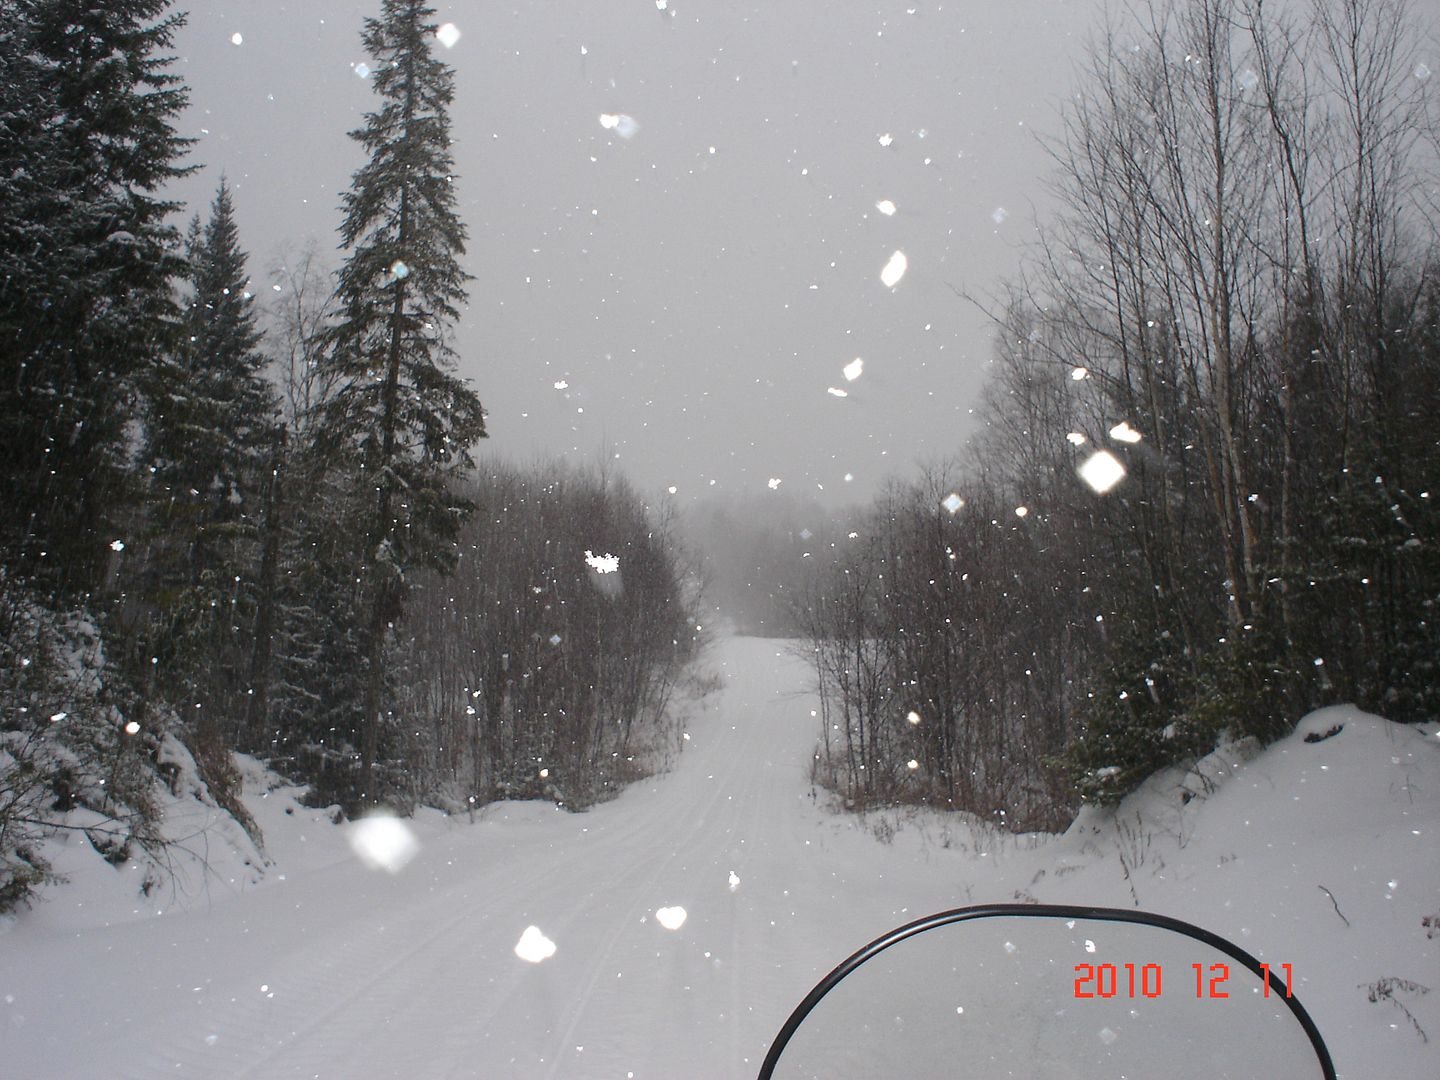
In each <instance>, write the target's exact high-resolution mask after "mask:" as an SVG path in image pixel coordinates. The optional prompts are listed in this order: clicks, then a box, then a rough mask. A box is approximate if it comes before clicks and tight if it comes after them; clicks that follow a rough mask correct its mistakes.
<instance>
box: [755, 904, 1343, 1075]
mask: <svg viewBox="0 0 1440 1080" xmlns="http://www.w3.org/2000/svg"><path fill="white" fill-rule="evenodd" d="M1258 944H1259V943H1256V945H1257V947H1258ZM1305 985H1306V980H1305V973H1304V972H1303V971H1300V970H1295V968H1294V966H1293V965H1291V964H1289V963H1287V962H1286V961H1285V958H1284V957H1275V958H1273V959H1270V960H1268V961H1261V960H1258V959H1256V958H1255V957H1254V956H1252V955H1250V953H1248V952H1246V951H1245V950H1244V949H1242V948H1240V947H1239V946H1238V945H1235V944H1234V943H1233V942H1230V941H1227V940H1225V939H1224V938H1221V937H1219V936H1217V935H1215V934H1212V933H1210V932H1208V931H1206V930H1202V929H1200V928H1199V927H1196V926H1192V925H1190V924H1189V923H1185V922H1181V921H1179V920H1176V919H1171V918H1167V917H1164V916H1159V915H1152V914H1148V913H1145V912H1139V911H1128V910H1122V909H1110V908H1086V907H1057V906H1051V905H1028V904H1027V905H993V906H984V907H969V908H961V909H958V910H955V911H948V912H945V913H943V914H940V915H934V916H931V917H929V918H926V919H921V920H919V921H917V922H913V923H909V924H907V925H906V926H903V927H900V928H898V929H896V930H893V931H891V932H890V933H889V934H886V935H885V936H884V937H882V938H879V939H878V940H876V941H874V942H871V943H870V944H869V945H867V946H865V948H863V949H861V950H860V951H859V952H857V953H855V954H854V955H853V956H851V957H850V958H849V959H847V960H846V961H845V962H844V963H842V964H841V965H840V966H839V967H837V968H836V969H835V970H834V971H832V972H831V973H830V974H829V975H828V976H826V977H825V979H824V980H822V981H821V982H820V984H819V985H818V986H816V987H815V989H814V990H813V991H811V993H810V994H809V996H807V997H806V999H805V1000H804V1001H803V1002H802V1003H801V1004H800V1006H799V1007H798V1008H797V1009H796V1010H795V1012H794V1013H793V1014H792V1015H791V1017H790V1019H789V1020H788V1021H787V1022H786V1024H785V1026H784V1027H783V1028H782V1029H781V1031H780V1033H779V1034H778V1035H777V1037H776V1039H775V1041H774V1043H773V1044H772V1045H771V1048H770V1052H769V1054H768V1055H767V1057H766V1059H765V1062H764V1065H763V1067H762V1068H761V1071H760V1077H761V1080H769V1078H771V1077H773V1078H775V1080H801V1078H820V1077H824V1078H840V1077H876V1076H905V1077H957V1078H963V1080H1012V1078H1020V1077H1024V1078H1026V1080H1125V1078H1130V1080H1142V1078H1143V1080H1154V1078H1158V1077H1164V1078H1165V1080H1252V1078H1258V1077H1265V1078H1266V1080H1274V1078H1280V1077H1284V1078H1287V1080H1334V1078H1335V1070H1334V1066H1333V1065H1332V1064H1331V1062H1330V1055H1329V1051H1328V1050H1327V1049H1326V1047H1325V1044H1324V1041H1323V1040H1322V1039H1321V1037H1320V1033H1319V1031H1318V1030H1317V1029H1316V1027H1315V1025H1314V1023H1313V1022H1312V1021H1311V1019H1310V1017H1309V1014H1308V1013H1306V1011H1305V1009H1304V1007H1303V1006H1302V1005H1301V1004H1300V1000H1299V997H1298V996H1297V995H1298V992H1299V990H1300V989H1303V988H1304V986H1305Z"/></svg>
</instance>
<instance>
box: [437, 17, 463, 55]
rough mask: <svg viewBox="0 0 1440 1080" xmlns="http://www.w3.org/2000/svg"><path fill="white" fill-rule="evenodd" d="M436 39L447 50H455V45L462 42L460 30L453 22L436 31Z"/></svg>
mask: <svg viewBox="0 0 1440 1080" xmlns="http://www.w3.org/2000/svg"><path fill="white" fill-rule="evenodd" d="M435 37H436V38H437V39H438V40H439V42H440V44H441V45H444V46H445V47H446V48H447V49H453V48H454V47H455V43H456V42H457V41H459V40H460V30H459V28H458V27H456V25H455V24H454V23H453V22H447V23H446V24H445V25H444V26H442V27H440V29H439V30H436V31H435Z"/></svg>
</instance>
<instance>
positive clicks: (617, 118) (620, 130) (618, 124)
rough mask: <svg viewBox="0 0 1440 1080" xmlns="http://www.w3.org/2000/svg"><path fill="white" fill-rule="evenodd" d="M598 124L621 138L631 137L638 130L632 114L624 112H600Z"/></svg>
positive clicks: (638, 127)
mask: <svg viewBox="0 0 1440 1080" xmlns="http://www.w3.org/2000/svg"><path fill="white" fill-rule="evenodd" d="M600 126H601V127H603V128H604V129H605V130H606V131H613V132H615V134H616V135H619V136H620V137H621V138H622V139H633V138H634V137H635V133H636V132H637V131H639V130H640V125H639V123H638V122H637V121H636V120H635V118H634V117H633V116H627V115H626V114H625V113H601V114H600Z"/></svg>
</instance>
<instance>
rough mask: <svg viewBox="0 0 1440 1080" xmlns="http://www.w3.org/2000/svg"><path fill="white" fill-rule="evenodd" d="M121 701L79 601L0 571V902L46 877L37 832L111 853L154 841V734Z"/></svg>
mask: <svg viewBox="0 0 1440 1080" xmlns="http://www.w3.org/2000/svg"><path fill="white" fill-rule="evenodd" d="M127 703H128V702H127V698H126V695H125V694H124V693H123V692H117V691H116V689H115V685H114V684H113V683H112V681H111V680H110V678H109V675H108V671H107V664H106V659H105V652H104V648H103V645H102V641H101V636H100V633H99V630H98V629H97V627H96V625H95V623H94V622H93V621H92V620H91V618H90V617H89V616H88V615H87V614H86V613H84V612H83V611H71V612H55V611H51V610H49V609H47V608H46V607H44V606H43V605H41V604H40V603H38V602H37V601H36V600H35V599H34V598H33V597H32V596H30V595H29V594H28V593H27V592H26V591H25V590H24V589H22V588H20V587H18V586H16V585H15V584H14V583H12V582H10V581H8V580H4V579H0V912H4V911H8V910H11V909H13V908H15V907H16V906H19V905H24V904H28V903H30V902H31V901H32V900H33V899H34V896H35V894H36V891H37V889H38V888H39V887H40V886H41V885H42V884H44V883H45V882H47V881H50V880H54V878H55V875H54V874H53V873H52V871H51V868H50V865H49V862H48V861H47V859H46V857H45V854H44V842H45V839H46V837H47V836H48V835H51V834H53V833H54V832H56V831H58V830H62V829H74V830H80V831H83V832H84V834H85V836H86V838H87V839H88V840H89V842H90V843H91V845H93V846H94V848H95V849H96V850H97V851H98V852H100V853H101V854H102V855H104V857H105V858H106V859H107V860H109V861H110V862H112V863H116V864H119V863H122V862H124V861H126V860H128V859H129V858H130V857H131V856H132V855H135V854H137V853H139V852H146V851H150V852H153V851H157V850H158V849H159V848H160V847H161V846H162V844H163V841H162V839H161V837H160V834H159V831H158V818H159V811H158V808H157V804H156V801H155V792H156V786H157V780H158V776H157V772H156V757H155V755H156V750H157V748H158V746H159V737H158V734H157V733H156V732H154V731H151V730H149V725H147V724H144V723H141V722H140V720H139V717H140V716H141V715H143V714H142V713H139V712H135V713H131V714H129V717H128V718H127V712H126V709H125V706H126V705H127ZM137 849H138V851H137Z"/></svg>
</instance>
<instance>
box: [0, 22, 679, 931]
mask: <svg viewBox="0 0 1440 1080" xmlns="http://www.w3.org/2000/svg"><path fill="white" fill-rule="evenodd" d="M433 16H434V12H433V10H431V9H430V8H428V7H426V6H425V5H424V4H423V3H422V2H421V0H382V2H381V5H380V13H379V15H378V17H375V18H370V19H366V20H365V22H364V28H363V35H362V42H363V44H364V47H365V49H366V51H367V53H368V54H369V56H370V57H371V59H372V65H371V67H372V70H373V72H374V74H373V76H372V88H373V90H374V93H375V96H376V105H375V108H374V109H373V110H372V111H371V112H369V113H367V114H366V115H365V117H364V119H363V122H362V124H361V126H360V127H359V128H358V129H357V130H355V131H353V132H351V135H352V137H353V138H354V139H355V141H356V142H357V143H358V144H359V146H360V147H361V148H362V149H363V151H364V154H365V161H364V163H363V164H362V165H361V166H360V168H359V169H358V170H357V171H356V172H355V174H354V176H353V179H352V183H351V186H350V188H349V189H348V190H347V191H346V192H344V193H342V196H341V200H342V202H341V211H342V220H341V222H340V225H339V229H338V232H339V238H340V247H341V248H342V250H343V253H344V256H343V264H342V265H341V267H340V269H339V271H338V273H336V274H335V275H334V276H333V279H329V278H327V275H325V274H324V273H323V271H322V270H321V269H320V267H319V265H318V258H317V257H316V256H314V255H313V253H311V254H310V255H302V256H300V257H299V258H298V260H293V259H292V260H290V262H289V263H288V264H287V265H286V266H285V267H282V268H280V269H279V270H278V271H277V273H278V276H279V281H278V284H279V285H280V286H281V288H280V292H279V294H278V296H277V300H276V302H275V304H274V305H273V307H272V309H271V310H270V311H269V312H263V311H262V310H261V308H260V306H259V304H258V303H257V299H256V297H255V296H254V295H253V294H252V292H251V290H250V285H249V275H248V272H247V269H246V265H247V256H246V254H245V252H244V251H243V250H242V246H241V242H240V237H239V231H238V229H237V227H236V223H235V212H234V193H233V192H232V191H231V190H230V188H229V186H228V185H227V184H226V182H225V181H224V180H223V179H222V180H221V181H220V184H219V187H218V190H217V192H216V194H215V198H214V201H213V203H212V204H211V206H210V207H209V210H208V214H207V215H206V216H205V217H204V219H203V220H202V218H201V217H200V216H198V215H197V216H196V217H195V218H194V219H193V220H192V221H191V223H190V225H189V228H188V229H187V230H184V231H182V230H180V229H178V228H177V227H176V226H175V225H174V224H172V223H171V218H172V217H173V216H174V215H175V214H176V212H177V211H180V210H182V209H183V208H182V207H181V206H179V205H178V204H176V203H175V202H173V201H170V200H168V199H167V198H166V196H165V190H166V186H167V184H168V183H170V182H171V181H174V180H175V179H177V178H179V177H180V176H182V175H184V174H186V173H187V172H189V171H191V170H193V169H195V168H198V166H196V165H193V164H187V163H186V161H185V156H186V154H187V152H188V150H189V149H190V143H191V140H188V139H186V138H183V137H182V136H180V135H179V134H178V133H177V130H176V122H177V120H178V118H179V116H180V115H181V113H182V112H183V110H184V108H185V106H186V88H185V86H184V84H183V82H182V80H181V79H180V77H179V76H178V75H176V74H174V73H173V72H172V70H171V67H172V63H173V56H172V55H171V54H170V50H171V48H172V45H173V41H174V36H175V33H176V31H177V30H178V29H179V28H180V27H181V25H182V24H183V16H182V15H180V14H178V13H175V12H172V11H171V10H170V4H169V3H168V0H116V2H114V3H107V4H103V5H94V4H88V3H80V2H78V0H0V68H3V69H4V71H5V78H4V80H0V502H3V505H4V507H5V508H6V512H5V513H4V514H3V515H0V910H4V909H7V908H9V907H12V906H14V905H15V904H17V903H20V902H24V901H26V900H28V899H29V898H30V897H31V896H33V894H34V892H35V890H36V889H37V888H39V887H40V886H41V885H43V884H44V883H45V882H46V881H47V880H49V879H50V877H51V874H50V869H49V866H48V864H47V862H46V860H45V858H44V853H43V842H44V839H45V837H46V836H47V835H48V834H49V833H50V832H52V831H53V830H55V829H59V828H81V829H83V830H84V831H85V833H86V835H87V836H88V837H89V838H90V840H91V842H92V843H93V844H94V845H95V846H96V847H97V848H98V849H100V850H102V851H103V852H104V853H105V854H106V855H107V857H109V858H111V859H112V860H113V861H115V862H117V863H119V862H124V861H125V860H127V859H129V858H131V857H136V858H141V859H144V858H146V857H147V856H154V855H155V854H156V853H157V852H158V850H159V848H160V847H161V846H163V843H164V837H163V832H162V829H161V822H160V811H159V809H158V806H159V800H158V792H159V790H160V788H159V785H160V784H162V783H164V782H166V781H169V782H171V783H172V785H174V786H175V787H176V788H177V789H178V788H179V787H180V786H181V785H182V783H183V780H182V774H190V775H194V776H198V778H199V780H200V781H201V783H202V785H203V787H204V790H205V791H206V792H207V795H208V797H209V798H212V799H213V800H214V801H215V802H216V803H218V804H219V805H220V806H222V807H225V808H226V809H229V810H230V811H232V812H233V813H234V814H235V815H236V816H237V818H239V819H240V820H241V821H242V823H245V824H247V825H251V827H252V828H253V823H249V822H248V821H247V819H246V815H245V813H244V810H243V806H242V805H241V804H240V802H239V799H238V784H239V778H238V774H237V772H236V769H235V766H234V762H233V757H232V754H233V752H235V751H245V752H250V753H254V754H257V755H259V756H261V757H262V758H264V759H265V760H268V761H270V762H272V763H273V764H275V765H276V766H277V767H279V768H281V769H283V770H284V771H285V773H286V774H287V775H289V776H290V777H291V778H293V779H294V780H296V781H299V782H302V783H307V784H309V785H310V787H311V792H312V798H313V799H314V800H316V801H317V802H318V804H319V805H328V804H330V803H339V804H340V805H341V806H342V807H343V808H344V809H345V810H346V811H349V812H354V811H356V810H358V809H360V808H363V807H365V806H372V805H375V804H377V803H380V802H386V803H389V804H392V805H398V806H401V807H405V806H410V805H413V804H414V803H415V802H417V801H419V800H428V801H433V802H439V803H443V804H445V805H452V804H453V805H457V806H464V805H469V806H474V805H475V804H476V803H477V802H487V801H490V800H492V799H495V798H501V797H507V796H521V797H523V796H534V795H547V796H551V797H556V798H558V799H560V800H561V801H565V802H567V803H569V804H570V805H578V806H583V805H585V804H587V803H589V802H593V801H595V800H596V799H599V798H603V797H605V796H606V794H607V793H608V792H611V791H613V790H614V788H615V787H616V786H617V785H618V784H619V783H621V782H623V781H624V780H625V779H626V778H629V777H633V776H634V775H636V774H637V773H638V772H639V771H640V770H641V769H642V768H643V767H644V761H645V760H647V759H646V753H647V752H652V751H654V750H655V749H656V745H655V744H656V743H657V741H658V740H660V739H661V735H660V734H659V732H661V731H662V729H663V727H664V716H665V715H666V713H665V706H666V704H667V702H668V695H669V694H670V693H671V691H672V690H673V687H674V686H675V682H676V678H677V674H678V672H679V670H680V668H681V667H682V666H683V664H684V663H685V662H686V661H687V660H688V659H689V658H690V656H691V655H692V653H693V650H694V647H695V635H694V633H693V632H691V623H692V619H691V617H690V615H689V605H691V604H692V603H693V598H692V597H690V596H689V595H688V594H687V593H686V591H685V588H684V585H683V580H682V576H683V572H684V566H683V563H682V556H681V555H680V552H679V549H678V546H677V545H676V543H675V542H674V537H673V534H672V533H671V531H669V529H668V526H667V525H666V522H665V521H664V520H663V518H662V517H660V516H658V515H656V514H652V513H651V511H650V510H649V509H648V508H647V507H645V506H644V505H643V504H642V503H641V501H640V500H639V499H638V498H637V497H636V495H635V494H634V493H633V492H632V491H631V490H630V489H629V488H628V486H627V485H626V484H625V483H624V481H623V480H622V479H620V478H618V477H613V476H598V477H597V476H587V475H584V474H581V473H577V472H567V471H565V470H561V469H558V468H555V467H534V468H530V469H524V470H521V469H515V468H512V467H508V466H505V467H501V466H493V467H490V468H489V469H481V468H478V467H477V466H476V462H475V460H474V458H473V456H472V454H473V451H474V449H475V447H476V445H477V444H478V442H479V440H481V439H483V438H484V437H485V435H486V430H485V413H484V410H483V408H482V406H481V402H480V400H479V398H478V397H477V395H476V393H475V391H474V389H473V388H472V387H471V386H470V385H469V383H468V382H466V381H465V380H463V379H462V378H460V377H459V376H458V375H457V374H456V373H455V361H456V357H455V356H454V354H453V350H452V340H453V328H454V325H455V323H456V322H457V321H458V319H459V315H460V312H461V311H462V310H463V308H464V305H465V301H466V283H467V281H468V275H467V274H466V273H465V272H464V271H463V269H462V268H461V265H460V258H461V257H462V256H463V255H464V252H465V243H466V240H467V236H466V230H465V226H464V223H463V222H462V221H461V219H460V217H459V215H458V213H457V210H456V184H455V181H456V179H457V178H456V177H455V176H454V168H453V161H452V159H451V151H450V147H451V144H452V138H451V130H450V121H449V108H450V106H451V105H452V103H453V97H454V90H453V76H452V72H451V71H450V69H449V68H448V67H447V66H446V65H445V64H444V63H443V62H442V61H441V60H440V59H439V58H438V57H437V55H436V49H435V43H436V26H435V24H434V21H433ZM587 560H593V562H587ZM597 566H603V567H604V568H605V569H604V572H603V573H602V572H601V570H599V569H597V568H596V567H597ZM77 822H78V824H76V823H77ZM257 839H258V837H257ZM152 862H154V860H153V859H152Z"/></svg>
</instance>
